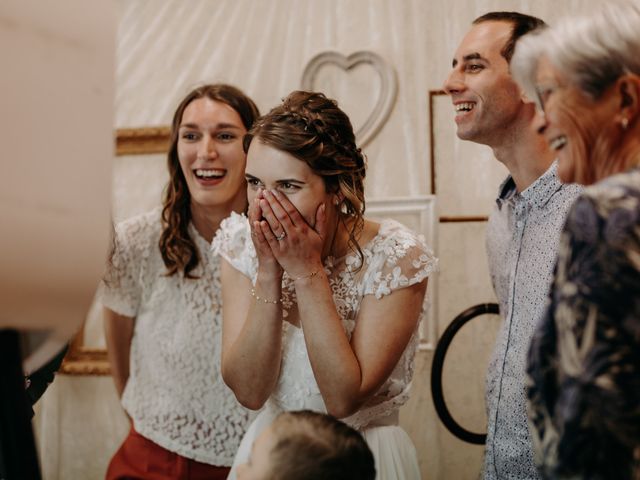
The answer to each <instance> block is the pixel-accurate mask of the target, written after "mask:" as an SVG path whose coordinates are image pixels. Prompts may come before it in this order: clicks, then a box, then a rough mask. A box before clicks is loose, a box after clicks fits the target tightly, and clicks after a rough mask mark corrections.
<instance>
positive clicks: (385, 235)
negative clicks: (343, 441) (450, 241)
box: [212, 214, 437, 480]
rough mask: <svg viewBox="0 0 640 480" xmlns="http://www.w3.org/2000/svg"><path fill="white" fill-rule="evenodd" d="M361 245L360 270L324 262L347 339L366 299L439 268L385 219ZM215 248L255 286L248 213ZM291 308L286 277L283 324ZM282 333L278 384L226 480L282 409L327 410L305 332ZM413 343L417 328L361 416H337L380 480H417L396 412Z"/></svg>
mask: <svg viewBox="0 0 640 480" xmlns="http://www.w3.org/2000/svg"><path fill="white" fill-rule="evenodd" d="M361 247H362V251H363V253H364V265H363V266H362V268H359V267H360V259H359V258H358V256H357V255H356V254H350V255H347V256H345V257H343V258H340V259H334V258H332V257H329V258H327V259H326V261H325V271H326V272H327V275H328V277H329V282H330V285H331V289H332V291H333V298H334V301H335V304H336V308H337V310H338V313H339V315H340V317H341V318H342V323H343V326H344V328H345V331H346V333H347V335H349V336H351V334H352V332H353V331H354V329H355V324H356V321H355V318H356V315H357V312H358V309H359V306H360V302H361V301H362V299H363V297H364V296H365V295H374V296H375V297H376V298H378V299H379V298H381V297H383V296H384V295H388V294H390V293H391V292H393V291H394V290H396V289H400V288H404V287H407V286H410V285H413V284H416V283H419V282H422V281H423V280H424V279H425V278H427V277H428V276H429V275H430V274H431V273H432V272H433V271H434V270H435V268H436V264H437V260H436V258H435V257H434V255H433V252H432V251H431V249H430V248H429V247H428V246H427V245H426V244H425V243H424V240H423V238H422V237H421V236H418V235H417V234H415V233H413V232H412V231H410V230H408V229H407V228H406V227H404V226H403V225H401V224H399V223H397V222H395V221H393V220H385V221H383V222H382V223H381V225H380V228H379V231H378V234H377V235H376V236H375V237H374V238H373V239H372V240H371V241H370V242H369V243H367V244H366V245H361ZM212 249H213V250H214V252H215V253H217V254H219V255H221V256H222V257H224V258H225V259H226V260H227V261H228V262H229V263H230V264H231V265H232V266H233V267H234V268H236V269H238V270H239V271H240V272H242V273H243V274H244V275H247V276H248V277H249V278H251V280H252V282H253V283H255V280H256V274H257V257H256V252H255V249H254V246H253V243H252V241H251V237H250V230H249V223H248V221H247V219H246V217H245V216H242V215H238V214H232V216H231V217H229V218H227V219H226V220H225V221H223V223H222V225H221V227H220V230H219V231H218V235H217V236H216V238H215V239H214V240H213V245H212ZM295 303H296V296H295V289H294V285H293V282H292V281H291V279H290V278H288V277H287V275H286V273H285V275H284V278H283V288H282V305H283V316H284V317H285V320H286V316H287V311H288V310H289V309H291V307H292V306H293V305H294V304H295ZM425 304H426V301H425ZM389 321H393V318H389ZM282 335H283V352H282V363H281V370H280V377H279V380H278V384H277V386H276V388H275V390H274V392H273V393H272V395H271V397H270V398H269V400H268V401H267V403H266V404H265V406H264V407H263V408H262V410H261V412H260V413H259V414H258V416H257V418H256V419H255V420H254V422H253V423H252V424H251V426H250V427H249V429H248V431H247V433H246V435H245V437H244V438H243V440H242V442H241V444H240V447H239V449H238V453H237V455H236V458H235V460H234V468H233V470H232V472H231V474H230V476H229V479H235V478H236V477H235V467H236V466H237V465H238V464H242V463H244V462H245V461H246V459H247V456H248V455H249V452H250V451H251V446H252V444H253V441H254V440H255V438H256V437H257V436H258V434H259V433H260V432H261V431H262V430H263V429H264V428H265V427H267V426H268V425H269V424H270V423H271V422H272V421H273V419H274V418H275V417H276V416H277V415H278V414H279V413H280V412H282V411H291V410H302V409H310V410H314V411H319V412H326V408H325V405H324V402H323V399H322V396H321V394H320V390H319V388H318V385H317V384H316V381H315V378H314V376H313V371H312V369H311V364H310V361H309V357H308V355H307V351H306V346H305V342H304V332H303V330H302V329H301V328H298V327H295V326H294V325H292V324H290V323H289V322H286V321H285V322H283V330H282ZM417 343H418V336H417V328H416V331H414V334H413V336H412V337H411V340H410V341H409V344H408V345H407V348H406V349H405V351H404V353H403V355H402V357H401V358H400V361H399V362H398V364H397V365H396V367H395V369H394V370H393V372H392V373H391V375H390V376H389V378H388V379H387V381H386V382H385V383H384V384H383V385H382V387H381V388H380V389H379V390H378V391H377V392H376V394H375V395H374V396H373V397H372V398H371V399H370V400H369V401H368V402H367V403H366V404H365V405H364V406H363V407H362V408H361V409H360V410H359V411H358V412H356V413H355V414H354V415H352V416H350V417H347V418H343V419H342V420H343V421H344V422H346V423H348V424H349V425H351V426H352V427H354V428H356V429H358V430H360V431H361V432H362V433H363V435H364V437H365V439H366V440H367V443H368V444H369V446H370V448H371V450H372V452H373V455H374V457H375V461H376V471H377V472H378V475H377V479H378V480H396V479H397V480H413V479H419V478H420V473H419V470H418V463H417V458H416V453H415V448H414V446H413V444H412V442H411V440H410V439H409V437H408V435H407V434H406V433H405V432H404V430H402V429H401V428H400V427H399V426H398V409H399V408H400V406H401V405H403V404H404V403H405V402H406V401H407V399H408V397H409V388H410V385H411V378H412V375H413V365H414V362H413V360H414V355H415V352H416V347H417Z"/></svg>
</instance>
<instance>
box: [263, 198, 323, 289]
mask: <svg viewBox="0 0 640 480" xmlns="http://www.w3.org/2000/svg"><path fill="white" fill-rule="evenodd" d="M256 199H257V201H258V206H259V209H260V213H261V216H262V220H258V219H257V218H255V217H254V218H253V219H252V225H253V229H254V230H255V231H256V232H258V231H259V234H257V235H256V237H255V238H256V239H257V241H258V242H257V243H259V244H260V248H261V249H264V250H265V259H266V257H267V256H266V248H269V250H270V256H271V258H274V259H275V260H276V261H277V263H278V264H279V265H280V266H281V267H282V268H283V269H284V270H285V271H286V272H287V274H288V275H289V276H290V277H291V278H294V279H295V278H299V277H304V276H307V275H309V274H310V273H312V272H314V271H317V270H318V269H319V268H322V248H323V246H324V243H325V240H326V230H327V216H326V207H325V204H324V203H321V204H320V205H318V207H317V208H316V211H315V222H314V225H313V226H312V225H309V223H308V222H307V221H306V220H305V219H304V217H303V216H302V214H301V213H300V212H299V211H298V209H297V208H296V207H295V206H294V205H293V203H291V201H290V200H289V199H288V198H287V196H286V195H284V194H283V193H281V192H278V191H277V190H262V191H261V192H260V193H259V195H257V197H256ZM254 215H255V214H254ZM256 250H257V247H256Z"/></svg>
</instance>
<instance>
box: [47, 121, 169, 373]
mask: <svg viewBox="0 0 640 480" xmlns="http://www.w3.org/2000/svg"><path fill="white" fill-rule="evenodd" d="M170 137H171V127H169V126H159V127H142V128H121V129H117V130H116V131H115V154H116V156H123V155H149V154H157V153H166V152H167V151H168V149H169V145H170V142H171V138H170ZM84 333H85V332H84V325H83V326H82V328H81V329H80V331H79V332H78V333H77V334H76V335H75V337H74V338H73V340H72V341H71V343H70V344H69V350H68V352H67V354H66V356H65V358H64V361H63V362H62V365H61V367H60V370H59V373H64V374H67V375H110V374H111V371H110V368H109V360H108V358H107V350H106V349H104V348H91V347H87V346H85V345H84V336H85V335H84Z"/></svg>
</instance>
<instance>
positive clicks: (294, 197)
mask: <svg viewBox="0 0 640 480" xmlns="http://www.w3.org/2000/svg"><path fill="white" fill-rule="evenodd" d="M245 176H246V178H247V184H248V187H247V198H248V200H249V204H251V202H252V201H253V200H254V199H255V198H256V196H257V195H258V191H259V190H260V189H263V190H277V191H279V192H281V193H282V194H284V195H286V196H287V198H288V199H289V201H290V202H291V203H292V204H293V205H294V206H295V207H296V208H297V209H298V211H299V212H300V214H301V215H302V216H303V217H304V219H305V220H306V221H307V223H308V224H309V225H311V226H312V227H313V226H315V218H316V211H317V210H318V207H319V206H320V205H321V204H322V203H324V204H325V208H327V210H329V209H331V208H332V205H333V203H332V201H331V200H332V198H334V197H335V195H334V194H330V193H327V191H326V188H325V184H324V180H323V179H322V177H321V176H319V175H317V174H315V173H314V172H313V170H311V167H309V165H307V164H306V163H305V162H304V161H302V160H299V159H298V158H296V157H294V156H293V155H291V154H289V153H287V152H283V151H282V150H278V149H276V148H273V147H271V146H269V145H266V144H264V143H262V142H261V141H260V139H259V138H254V139H253V141H252V142H251V146H250V147H249V151H248V153H247V168H246V170H245Z"/></svg>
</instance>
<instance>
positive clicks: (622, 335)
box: [527, 169, 640, 479]
mask: <svg viewBox="0 0 640 480" xmlns="http://www.w3.org/2000/svg"><path fill="white" fill-rule="evenodd" d="M527 373H528V376H529V385H528V399H529V406H530V412H529V417H530V426H531V433H532V437H533V443H534V450H535V455H536V463H537V464H538V466H539V467H540V468H542V471H543V473H545V475H548V476H550V477H552V478H616V479H622V478H632V477H631V476H632V473H631V471H632V469H633V466H632V463H633V460H632V458H633V450H634V448H635V449H638V447H639V446H640V169H634V170H631V171H629V172H627V173H623V174H619V175H615V176H612V177H609V178H607V179H606V180H604V181H602V182H599V183H598V184H596V185H594V186H592V187H590V188H588V189H587V190H585V193H584V195H583V196H581V197H580V198H579V199H578V200H577V201H576V203H575V205H574V207H573V208H572V210H571V213H570V215H569V217H568V220H567V224H566V226H565V229H564V232H563V233H562V237H561V243H560V250H559V257H558V265H557V267H556V273H555V280H554V283H553V287H552V291H551V295H550V298H549V306H548V310H547V312H546V315H545V316H544V318H543V321H542V322H541V323H540V324H539V326H538V329H537V331H536V333H535V335H534V338H533V342H532V344H531V349H530V352H529V365H528V372H527ZM636 462H638V460H636ZM636 468H638V463H636ZM637 473H638V472H636V474H637Z"/></svg>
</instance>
